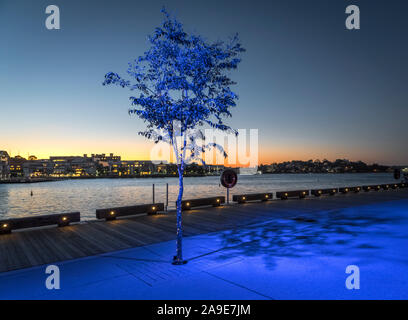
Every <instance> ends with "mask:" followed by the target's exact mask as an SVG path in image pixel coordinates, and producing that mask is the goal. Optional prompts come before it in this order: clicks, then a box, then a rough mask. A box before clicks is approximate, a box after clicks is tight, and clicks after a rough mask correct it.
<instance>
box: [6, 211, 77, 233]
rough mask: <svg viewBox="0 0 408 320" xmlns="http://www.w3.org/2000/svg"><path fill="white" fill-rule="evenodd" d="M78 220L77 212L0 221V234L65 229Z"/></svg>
mask: <svg viewBox="0 0 408 320" xmlns="http://www.w3.org/2000/svg"><path fill="white" fill-rule="evenodd" d="M80 220H81V215H80V213H79V212H70V213H58V214H47V215H38V216H32V217H26V218H14V219H7V220H0V234H7V233H11V231H13V230H18V229H27V228H37V227H44V226H52V225H57V226H58V227H65V226H68V225H69V224H70V223H71V222H79V221H80Z"/></svg>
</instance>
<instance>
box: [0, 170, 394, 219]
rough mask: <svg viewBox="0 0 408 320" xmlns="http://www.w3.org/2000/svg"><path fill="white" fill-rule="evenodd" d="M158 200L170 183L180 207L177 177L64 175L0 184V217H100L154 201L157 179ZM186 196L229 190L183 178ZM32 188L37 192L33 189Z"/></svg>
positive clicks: (316, 180)
mask: <svg viewBox="0 0 408 320" xmlns="http://www.w3.org/2000/svg"><path fill="white" fill-rule="evenodd" d="M392 182H394V180H393V177H392V174H382V173H377V174H273V175H256V176H239V179H238V184H237V186H236V187H235V188H234V189H232V190H231V195H232V194H234V193H243V192H266V191H269V192H275V191H279V190H281V191H284V190H296V189H312V188H331V187H343V186H353V185H363V184H379V183H392ZM153 183H154V184H155V189H156V192H155V193H156V195H155V199H156V202H164V203H165V202H166V183H168V184H169V208H174V207H175V204H174V203H175V200H176V198H177V192H178V191H177V189H178V179H177V178H144V179H95V180H65V181H57V182H43V183H35V184H2V185H0V219H5V218H14V217H23V216H30V215H36V214H48V213H62V212H71V211H80V212H81V217H82V218H83V219H84V220H87V219H88V220H89V219H94V218H95V209H101V208H109V207H116V206H128V205H135V204H143V203H151V202H152V184H153ZM184 184H185V188H184V198H185V199H187V198H198V197H206V196H218V195H225V188H223V187H222V186H220V184H219V177H189V178H185V179H184ZM31 191H33V196H31V195H30V193H31Z"/></svg>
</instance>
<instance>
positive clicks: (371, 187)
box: [363, 184, 381, 192]
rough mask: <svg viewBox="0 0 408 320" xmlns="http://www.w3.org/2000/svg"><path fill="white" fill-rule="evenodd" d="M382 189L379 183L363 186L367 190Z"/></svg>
mask: <svg viewBox="0 0 408 320" xmlns="http://www.w3.org/2000/svg"><path fill="white" fill-rule="evenodd" d="M380 189H381V186H380V185H379V184H377V185H372V186H363V190H364V191H365V192H369V191H379V190H380Z"/></svg>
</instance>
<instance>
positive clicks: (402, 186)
mask: <svg viewBox="0 0 408 320" xmlns="http://www.w3.org/2000/svg"><path fill="white" fill-rule="evenodd" d="M398 187H399V188H401V189H402V188H408V184H407V183H405V182H400V183H398Z"/></svg>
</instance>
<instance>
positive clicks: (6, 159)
mask: <svg viewBox="0 0 408 320" xmlns="http://www.w3.org/2000/svg"><path fill="white" fill-rule="evenodd" d="M9 178H10V156H9V154H8V153H7V151H1V150H0V180H6V179H9Z"/></svg>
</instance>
